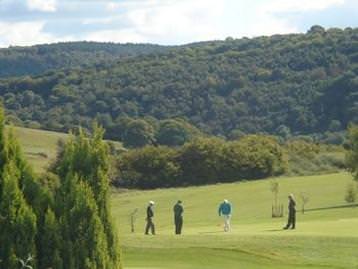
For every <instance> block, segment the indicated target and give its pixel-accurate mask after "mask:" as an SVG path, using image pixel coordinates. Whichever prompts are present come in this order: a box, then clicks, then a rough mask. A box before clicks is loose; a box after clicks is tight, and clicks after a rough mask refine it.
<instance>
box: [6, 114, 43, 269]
mask: <svg viewBox="0 0 358 269" xmlns="http://www.w3.org/2000/svg"><path fill="white" fill-rule="evenodd" d="M38 190H39V188H38V185H37V184H36V182H35V179H34V177H33V175H32V172H31V169H29V167H28V166H27V164H26V161H25V160H24V159H23V158H22V154H21V150H20V148H19V145H18V143H17V141H16V140H15V138H14V135H13V134H12V132H11V131H10V132H8V131H7V130H5V117H4V111H3V109H2V108H1V107H0V227H1V229H0V242H1V244H0V260H1V261H2V262H1V268H7V269H12V268H18V266H19V259H25V258H26V257H27V256H28V255H32V256H34V255H35V254H36V234H37V216H36V214H35V212H34V210H33V208H32V203H34V202H35V200H36V199H37V198H36V197H37V196H38V195H37V194H38ZM34 204H35V203H34ZM33 262H34V265H35V266H34V268H36V264H35V263H36V260H34V261H33Z"/></svg>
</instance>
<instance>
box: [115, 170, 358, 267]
mask: <svg viewBox="0 0 358 269" xmlns="http://www.w3.org/2000/svg"><path fill="white" fill-rule="evenodd" d="M350 180H351V177H350V175H348V174H344V173H342V174H332V175H323V176H310V177H296V178H282V179H280V181H279V182H280V189H281V191H280V193H281V195H280V200H281V201H282V202H284V203H285V207H286V196H287V194H288V193H290V192H293V193H295V194H296V195H297V196H298V194H299V193H301V192H306V193H308V194H309V196H310V202H309V203H308V205H307V207H308V208H309V209H316V210H311V211H308V212H306V214H305V215H302V214H301V213H298V215H297V217H298V225H297V228H298V229H297V230H295V231H283V230H281V228H282V227H283V225H284V223H285V221H286V219H272V218H271V217H270V214H271V209H270V208H271V201H272V194H271V192H270V189H269V182H268V181H267V180H262V181H255V182H247V183H235V184H222V185H215V186H206V187H192V188H182V189H169V190H156V191H142V192H141V191H128V192H124V193H116V194H114V196H113V212H114V217H115V219H116V220H117V221H118V224H119V227H120V234H121V240H122V244H123V246H124V259H125V261H124V262H125V265H126V268H158V269H159V268H163V269H164V268H173V269H194V268H195V269H201V268H203V269H211V268H212V269H217V268H229V269H231V268H232V269H237V268H244V269H251V268H252V269H254V268H358V255H357V249H358V208H345V207H343V208H340V207H338V208H335V207H337V206H340V205H345V203H344V200H343V197H344V193H345V188H346V184H347V182H349V181H350ZM224 198H227V199H229V200H230V201H232V203H233V205H234V215H233V231H232V232H231V233H223V232H222V226H221V219H220V218H219V217H218V216H217V206H218V204H219V203H220V202H221V201H222V200H223V199H224ZM177 199H182V200H183V201H184V206H185V214H184V221H185V224H184V235H183V236H181V237H177V236H174V235H172V234H173V224H172V222H173V220H172V206H173V204H174V202H175V201H176V200H177ZM148 200H154V201H156V209H155V210H156V212H155V213H156V217H155V222H156V226H157V232H158V235H157V236H155V237H152V236H144V235H142V234H143V228H144V218H145V207H146V203H147V201H148ZM297 200H298V208H299V207H300V201H299V199H298V197H297ZM135 208H138V209H139V213H138V220H137V222H136V227H137V232H136V233H135V234H130V226H129V217H128V215H129V213H130V212H131V211H132V210H134V209H135Z"/></svg>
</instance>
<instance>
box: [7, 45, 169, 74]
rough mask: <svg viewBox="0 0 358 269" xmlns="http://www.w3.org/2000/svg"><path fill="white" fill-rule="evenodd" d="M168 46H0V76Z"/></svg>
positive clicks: (66, 65)
mask: <svg viewBox="0 0 358 269" xmlns="http://www.w3.org/2000/svg"><path fill="white" fill-rule="evenodd" d="M166 49H167V47H165V46H159V45H152V44H131V43H128V44H115V43H99V42H63V43H57V44H48V45H36V46H32V47H10V48H7V49H0V77H11V76H21V75H38V74H41V73H44V72H46V71H49V70H52V69H61V68H73V67H75V66H79V67H80V66H86V65H93V64H95V63H100V62H108V61H113V60H115V59H120V58H123V57H132V56H137V55H141V54H148V53H154V52H156V53H158V52H161V51H165V50H166Z"/></svg>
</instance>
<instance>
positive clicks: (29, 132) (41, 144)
mask: <svg viewBox="0 0 358 269" xmlns="http://www.w3.org/2000/svg"><path fill="white" fill-rule="evenodd" d="M13 128H14V132H15V134H16V137H17V138H18V140H19V142H20V144H21V146H22V150H23V152H24V154H25V156H26V158H27V160H29V162H30V163H31V164H32V165H33V166H34V168H35V170H36V171H38V172H40V171H42V170H43V169H45V168H46V166H47V165H48V164H49V163H50V161H51V160H53V159H54V158H55V157H56V152H57V142H58V140H59V139H66V138H67V137H68V134H64V133H57V132H51V131H43V130H36V129H28V128H21V127H13Z"/></svg>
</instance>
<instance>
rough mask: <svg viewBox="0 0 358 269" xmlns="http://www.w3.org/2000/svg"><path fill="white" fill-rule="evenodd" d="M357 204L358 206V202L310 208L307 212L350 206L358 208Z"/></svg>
mask: <svg viewBox="0 0 358 269" xmlns="http://www.w3.org/2000/svg"><path fill="white" fill-rule="evenodd" d="M357 206H358V204H350V205H337V206H328V207H318V208H309V209H305V212H312V211H321V210H330V209H340V208H349V207H351V208H356V207H357Z"/></svg>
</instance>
